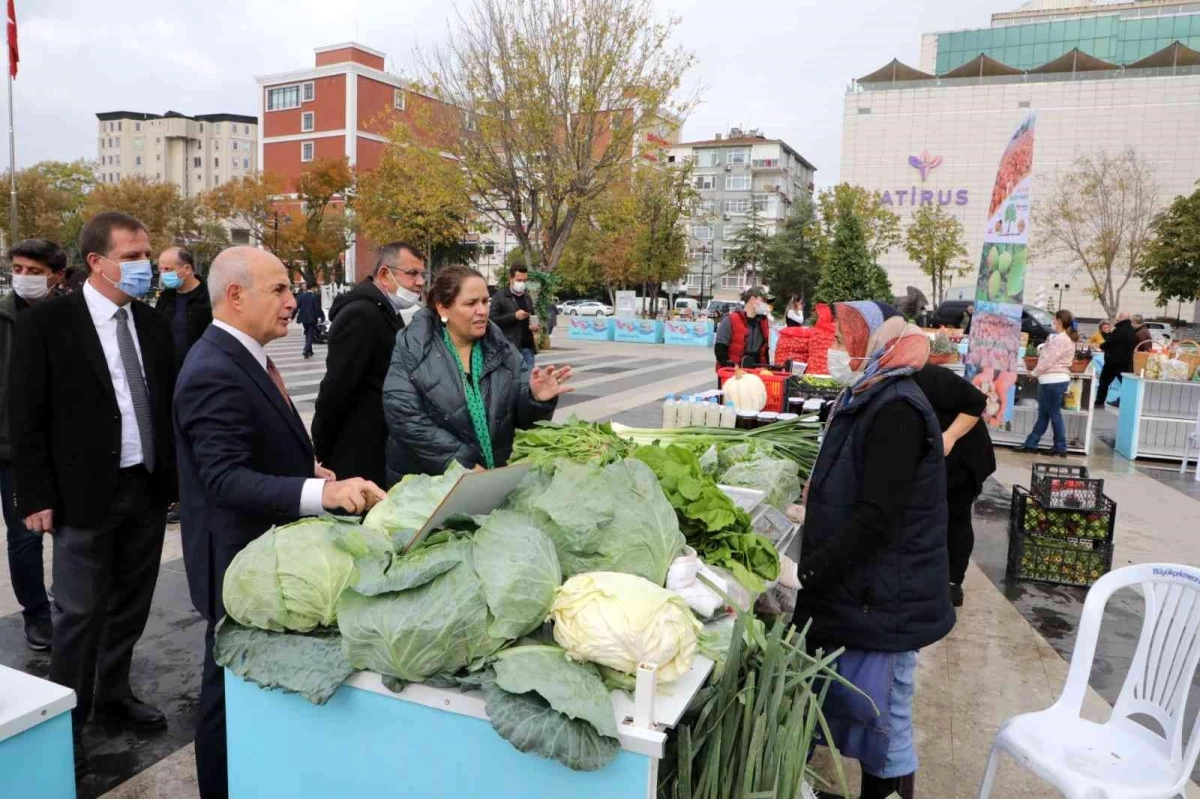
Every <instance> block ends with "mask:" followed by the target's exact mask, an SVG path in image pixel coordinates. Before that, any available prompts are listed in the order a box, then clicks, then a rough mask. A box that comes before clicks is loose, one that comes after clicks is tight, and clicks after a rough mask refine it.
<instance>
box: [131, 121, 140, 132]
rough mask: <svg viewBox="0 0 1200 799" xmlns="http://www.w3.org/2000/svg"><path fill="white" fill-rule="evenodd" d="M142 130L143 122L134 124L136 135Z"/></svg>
mask: <svg viewBox="0 0 1200 799" xmlns="http://www.w3.org/2000/svg"><path fill="white" fill-rule="evenodd" d="M141 129H142V123H141V122H134V123H133V130H134V132H135V133H136V132H137V131H140V130H141Z"/></svg>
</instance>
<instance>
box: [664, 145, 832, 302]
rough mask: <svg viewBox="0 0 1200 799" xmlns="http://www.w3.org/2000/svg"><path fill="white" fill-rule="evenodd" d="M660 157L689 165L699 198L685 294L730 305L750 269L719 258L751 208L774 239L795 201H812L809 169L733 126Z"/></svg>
mask: <svg viewBox="0 0 1200 799" xmlns="http://www.w3.org/2000/svg"><path fill="white" fill-rule="evenodd" d="M666 156H667V161H668V162H669V163H683V162H685V161H687V160H691V161H692V162H693V163H694V170H693V171H694V180H695V185H696V189H697V190H698V191H699V194H700V201H699V203H698V204H697V206H696V208H695V210H694V212H693V214H692V215H691V217H690V218H689V219H688V221H687V225H688V234H689V237H688V240H689V245H688V264H689V265H688V276H687V292H688V294H692V295H695V296H697V297H699V298H701V299H705V300H707V299H713V298H715V299H737V298H738V297H739V296H740V295H741V292H742V291H743V290H744V289H745V288H746V287H747V286H751V285H754V284H755V283H757V282H758V277H757V275H755V274H754V273H753V271H747V270H737V269H734V268H733V267H732V265H731V264H729V263H728V261H727V257H726V254H727V251H728V249H729V248H730V247H731V246H733V245H732V244H731V242H730V240H731V238H732V236H733V235H734V233H735V232H736V231H737V230H738V229H739V228H741V227H743V226H744V225H745V224H746V222H747V219H748V217H749V216H750V209H751V204H753V207H754V209H755V210H756V211H757V213H758V218H759V223H760V225H761V226H762V228H763V230H764V231H765V232H767V233H768V234H773V233H775V230H776V228H777V227H778V225H779V223H780V222H782V221H783V220H784V219H786V218H787V215H788V214H789V213H791V209H792V204H793V203H794V202H795V201H796V200H797V199H799V198H801V197H805V198H808V199H810V200H811V199H812V193H813V178H814V175H815V173H816V171H817V168H816V167H815V166H813V165H812V164H810V163H809V162H808V161H807V160H806V159H805V158H804V157H803V156H802V155H800V154H799V153H798V152H796V151H795V150H794V149H793V148H792V147H790V146H789V145H788V144H787V143H786V142H784V141H782V140H780V139H768V138H767V137H766V136H765V135H764V134H763V133H762V132H761V131H758V130H742V129H740V128H732V129H731V130H730V131H729V133H728V134H727V135H724V136H723V135H722V134H720V133H718V134H717V135H716V136H714V137H713V138H712V139H709V140H706V141H694V142H682V143H679V144H674V145H671V146H670V147H667V148H666Z"/></svg>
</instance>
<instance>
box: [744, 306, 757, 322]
mask: <svg viewBox="0 0 1200 799" xmlns="http://www.w3.org/2000/svg"><path fill="white" fill-rule="evenodd" d="M746 316H748V317H750V318H751V319H753V318H754V317H756V316H758V306H757V305H747V306H746Z"/></svg>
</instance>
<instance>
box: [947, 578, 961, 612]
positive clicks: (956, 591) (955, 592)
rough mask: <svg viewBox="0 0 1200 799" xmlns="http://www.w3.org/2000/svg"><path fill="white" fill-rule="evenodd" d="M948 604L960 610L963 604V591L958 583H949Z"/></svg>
mask: <svg viewBox="0 0 1200 799" xmlns="http://www.w3.org/2000/svg"><path fill="white" fill-rule="evenodd" d="M950 604H951V605H953V606H954V607H956V608H961V607H962V604H963V590H962V586H961V585H959V584H958V583H950Z"/></svg>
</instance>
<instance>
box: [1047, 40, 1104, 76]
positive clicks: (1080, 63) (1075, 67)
mask: <svg viewBox="0 0 1200 799" xmlns="http://www.w3.org/2000/svg"><path fill="white" fill-rule="evenodd" d="M1116 69H1120V67H1119V66H1117V65H1116V64H1113V63H1111V62H1109V61H1105V60H1104V59H1102V58H1096V57H1095V56H1093V55H1088V54H1087V53H1085V52H1083V51H1082V50H1080V49H1079V48H1078V47H1076V48H1074V49H1072V50H1069V51H1067V52H1065V53H1063V54H1062V55H1060V56H1059V57H1058V58H1056V59H1054V60H1053V61H1051V62H1050V63H1048V64H1042V65H1041V66H1040V67H1036V68H1034V69H1031V70H1029V74H1030V75H1044V74H1048V73H1052V72H1103V71H1107V70H1116Z"/></svg>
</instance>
